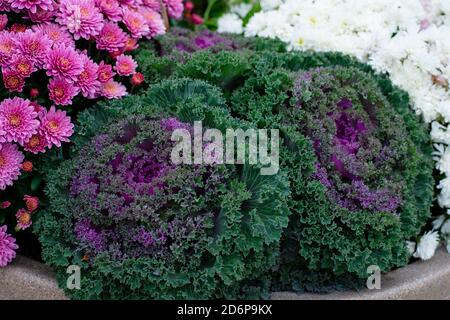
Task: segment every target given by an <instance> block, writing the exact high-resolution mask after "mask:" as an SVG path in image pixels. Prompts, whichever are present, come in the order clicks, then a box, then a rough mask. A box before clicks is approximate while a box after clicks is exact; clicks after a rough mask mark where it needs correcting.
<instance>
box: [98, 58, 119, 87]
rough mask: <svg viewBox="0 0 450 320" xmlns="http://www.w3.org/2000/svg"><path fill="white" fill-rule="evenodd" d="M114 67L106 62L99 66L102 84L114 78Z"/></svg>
mask: <svg viewBox="0 0 450 320" xmlns="http://www.w3.org/2000/svg"><path fill="white" fill-rule="evenodd" d="M112 69H113V68H112V66H111V65H110V64H106V63H105V62H104V61H101V62H100V64H99V66H98V71H97V72H98V81H100V82H101V83H106V82H108V81H109V80H111V79H112V77H114V75H115V73H114V72H113V70H112Z"/></svg>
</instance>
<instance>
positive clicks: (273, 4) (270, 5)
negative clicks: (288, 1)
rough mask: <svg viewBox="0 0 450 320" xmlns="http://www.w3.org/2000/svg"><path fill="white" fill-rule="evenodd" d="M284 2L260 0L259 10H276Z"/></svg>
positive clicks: (281, 0)
mask: <svg viewBox="0 0 450 320" xmlns="http://www.w3.org/2000/svg"><path fill="white" fill-rule="evenodd" d="M283 2H284V1H283V0H261V8H262V9H263V10H264V11H267V10H272V9H276V8H278V7H279V6H280V5H281V4H282V3H283Z"/></svg>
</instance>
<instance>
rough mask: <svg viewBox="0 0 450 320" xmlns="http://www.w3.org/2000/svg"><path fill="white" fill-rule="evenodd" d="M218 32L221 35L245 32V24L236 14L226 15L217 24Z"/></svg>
mask: <svg viewBox="0 0 450 320" xmlns="http://www.w3.org/2000/svg"><path fill="white" fill-rule="evenodd" d="M217 24H218V27H217V31H218V32H220V33H225V32H227V33H238V34H241V33H243V32H244V25H243V24H244V23H243V21H242V19H241V18H240V17H239V16H238V15H237V14H236V13H227V14H224V15H223V16H222V17H221V18H220V19H219V21H218V22H217Z"/></svg>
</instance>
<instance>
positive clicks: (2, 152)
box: [0, 143, 25, 190]
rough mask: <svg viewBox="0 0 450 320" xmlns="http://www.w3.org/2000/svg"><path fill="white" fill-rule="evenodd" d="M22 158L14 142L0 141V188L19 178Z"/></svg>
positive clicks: (3, 188) (2, 188) (4, 187)
mask: <svg viewBox="0 0 450 320" xmlns="http://www.w3.org/2000/svg"><path fill="white" fill-rule="evenodd" d="M24 159H25V157H24V156H23V154H22V152H20V151H19V150H18V147H17V145H16V144H12V143H0V190H5V189H6V187H7V186H12V184H13V181H14V180H17V178H19V176H20V169H21V168H22V162H23V160H24Z"/></svg>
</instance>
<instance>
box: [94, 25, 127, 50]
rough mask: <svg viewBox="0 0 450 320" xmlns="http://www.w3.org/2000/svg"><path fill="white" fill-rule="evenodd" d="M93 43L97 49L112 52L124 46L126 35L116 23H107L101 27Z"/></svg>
mask: <svg viewBox="0 0 450 320" xmlns="http://www.w3.org/2000/svg"><path fill="white" fill-rule="evenodd" d="M95 41H96V42H97V49H99V50H107V51H108V52H114V51H118V50H120V49H122V48H123V47H124V46H125V44H126V41H127V35H126V33H125V32H124V31H123V30H122V29H121V28H120V27H119V26H118V25H117V24H116V23H113V22H107V23H105V24H104V25H103V28H102V30H101V31H100V34H99V35H98V36H97V37H96V38H95Z"/></svg>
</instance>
